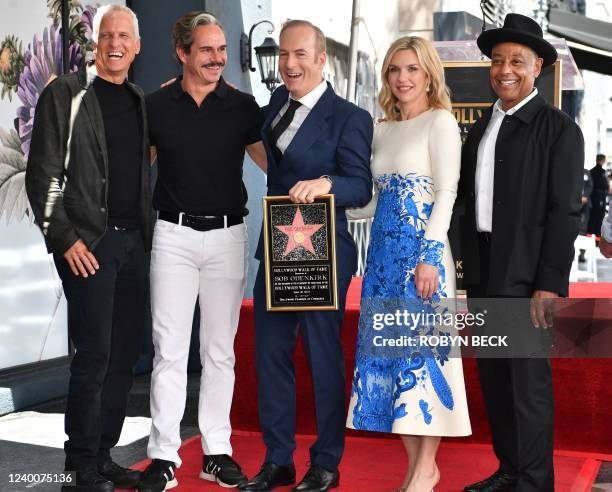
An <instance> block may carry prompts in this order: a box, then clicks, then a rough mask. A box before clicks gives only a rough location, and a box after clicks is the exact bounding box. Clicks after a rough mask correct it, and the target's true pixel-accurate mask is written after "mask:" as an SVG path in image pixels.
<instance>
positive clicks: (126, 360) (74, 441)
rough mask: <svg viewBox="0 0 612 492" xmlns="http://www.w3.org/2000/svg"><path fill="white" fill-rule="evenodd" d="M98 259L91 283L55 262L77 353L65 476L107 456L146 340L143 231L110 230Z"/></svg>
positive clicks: (57, 258)
mask: <svg viewBox="0 0 612 492" xmlns="http://www.w3.org/2000/svg"><path fill="white" fill-rule="evenodd" d="M93 254H94V256H95V257H96V259H97V260H98V263H99V265H100V269H99V270H98V271H97V272H96V273H95V275H90V276H89V277H88V278H83V277H81V276H76V275H74V274H73V273H72V271H71V270H70V267H69V266H68V263H67V262H66V260H65V259H64V257H63V256H60V255H57V254H56V255H54V261H55V265H56V267H57V270H58V272H59V275H60V277H61V279H62V284H63V287H64V293H65V295H66V299H67V300H68V332H69V334H70V338H71V340H72V343H73V344H74V347H75V349H76V353H75V355H74V358H73V359H72V363H71V365H70V386H69V390H68V402H67V405H66V434H68V440H67V441H66V443H65V445H64V449H65V451H66V469H68V470H73V469H77V468H82V467H84V466H92V465H95V464H96V463H99V462H102V461H105V460H107V459H108V458H109V457H110V449H111V448H112V447H113V446H115V445H116V444H117V441H118V440H119V436H120V434H121V428H122V426H123V420H124V418H125V412H126V408H127V398H128V393H129V391H130V388H131V386H132V380H133V372H132V371H133V367H134V365H135V363H136V362H137V360H138V356H139V354H140V352H141V349H142V338H143V333H144V320H145V309H146V292H147V273H148V258H147V254H146V253H145V250H144V246H143V242H142V237H141V234H140V231H138V230H129V231H125V230H122V231H118V230H115V229H113V228H110V227H109V229H108V231H107V232H106V234H105V235H104V237H103V238H102V240H101V241H100V243H99V244H98V246H97V247H96V248H95V250H94V251H93Z"/></svg>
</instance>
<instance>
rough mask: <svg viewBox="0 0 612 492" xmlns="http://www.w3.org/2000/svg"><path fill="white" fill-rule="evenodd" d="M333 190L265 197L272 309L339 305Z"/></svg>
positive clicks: (269, 307) (268, 301) (268, 292)
mask: <svg viewBox="0 0 612 492" xmlns="http://www.w3.org/2000/svg"><path fill="white" fill-rule="evenodd" d="M335 211H336V209H335V205H334V195H321V196H320V197H318V198H316V199H315V201H314V203H293V202H292V201H291V200H290V199H289V197H287V196H266V197H264V199H263V212H264V220H263V223H264V227H263V234H264V249H265V258H264V264H265V276H266V307H267V310H268V311H311V310H332V309H338V292H337V281H336V242H335V237H336V234H335V233H336V225H335V218H336V216H335Z"/></svg>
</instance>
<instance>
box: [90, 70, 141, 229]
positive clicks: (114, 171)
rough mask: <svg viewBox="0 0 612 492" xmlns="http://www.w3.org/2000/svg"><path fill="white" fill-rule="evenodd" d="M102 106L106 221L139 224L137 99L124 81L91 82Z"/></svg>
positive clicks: (124, 225) (125, 225) (101, 79)
mask: <svg viewBox="0 0 612 492" xmlns="http://www.w3.org/2000/svg"><path fill="white" fill-rule="evenodd" d="M93 88H94V91H95V93H96V98H97V99H98V102H99V104H100V109H101V110H102V119H103V121H104V133H105V134H106V148H107V151H108V197H107V207H108V224H109V225H113V226H119V227H127V228H130V229H135V228H138V224H139V221H138V216H139V203H140V168H141V165H142V137H141V131H142V130H141V125H140V121H139V120H140V117H139V113H138V99H137V96H136V95H135V94H134V93H132V91H131V90H130V89H129V88H128V86H127V84H126V83H123V84H113V83H112V82H109V81H107V80H104V79H103V78H102V77H96V79H95V80H94V83H93Z"/></svg>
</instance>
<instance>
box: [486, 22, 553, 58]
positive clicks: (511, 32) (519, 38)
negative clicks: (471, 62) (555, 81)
mask: <svg viewBox="0 0 612 492" xmlns="http://www.w3.org/2000/svg"><path fill="white" fill-rule="evenodd" d="M476 42H477V43H478V47H479V48H480V51H482V52H483V53H484V54H485V55H487V56H488V57H489V58H491V51H492V50H493V46H495V45H496V44H499V43H518V44H524V45H525V46H529V47H530V48H531V49H532V50H533V51H535V52H536V53H537V54H538V56H539V57H541V58H543V59H544V64H543V65H544V66H545V67H546V66H548V65H552V64H553V63H555V60H556V59H557V50H556V49H555V47H554V46H553V45H552V44H550V43H549V42H548V41H546V40H545V39H544V36H543V35H542V28H541V27H540V25H539V24H538V23H537V22H536V21H534V20H533V19H530V18H529V17H526V16H524V15H521V14H508V15H506V18H505V19H504V26H503V27H500V28H497V29H489V30H488V31H485V32H483V33H482V34H481V35H480V36H478V39H477V40H476Z"/></svg>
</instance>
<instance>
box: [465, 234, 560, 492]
mask: <svg viewBox="0 0 612 492" xmlns="http://www.w3.org/2000/svg"><path fill="white" fill-rule="evenodd" d="M479 246H480V259H481V265H480V267H481V275H482V277H481V278H482V279H484V281H483V283H482V284H481V285H478V286H473V287H472V288H470V287H468V295H469V296H470V297H474V298H479V297H480V298H484V297H486V291H487V285H486V284H487V279H488V272H489V262H490V248H489V243H488V242H487V241H486V240H485V239H484V238H481V241H480V245H479ZM501 302H503V301H501ZM495 305H496V306H500V299H496V300H495ZM512 305H513V306H514V304H512ZM525 306H526V307H527V306H528V303H525ZM508 314H509V315H511V316H512V319H517V320H519V321H518V322H520V323H530V321H529V320H530V316H529V313H528V312H526V313H524V314H525V315H524V316H517V313H515V312H514V313H508ZM532 329H535V328H531V326H528V327H525V326H522V327H517V330H518V331H521V330H532ZM478 370H479V375H480V382H481V386H482V392H483V396H484V400H485V406H486V409H487V415H488V417H489V423H490V425H491V433H492V435H493V449H494V451H495V455H496V456H497V459H498V460H499V463H500V470H501V471H503V472H505V473H508V474H510V475H513V476H515V477H516V478H517V479H518V482H517V483H516V485H515V487H514V488H513V491H514V492H536V491H537V492H552V491H553V490H554V470H553V430H554V427H553V413H554V400H553V386H552V372H551V367H550V361H549V359H548V358H546V357H542V356H541V355H540V356H538V357H533V358H527V357H514V358H480V359H478Z"/></svg>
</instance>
